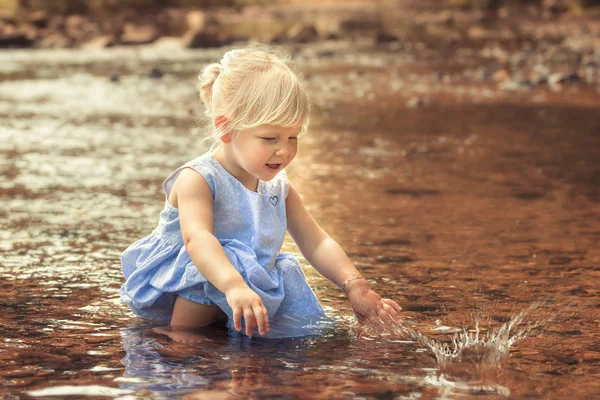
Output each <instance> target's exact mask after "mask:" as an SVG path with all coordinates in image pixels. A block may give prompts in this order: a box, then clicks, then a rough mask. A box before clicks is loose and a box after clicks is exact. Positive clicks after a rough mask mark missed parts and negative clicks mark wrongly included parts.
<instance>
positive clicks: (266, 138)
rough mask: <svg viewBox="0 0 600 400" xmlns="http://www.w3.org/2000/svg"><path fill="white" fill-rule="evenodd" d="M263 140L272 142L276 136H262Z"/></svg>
mask: <svg viewBox="0 0 600 400" xmlns="http://www.w3.org/2000/svg"><path fill="white" fill-rule="evenodd" d="M261 139H262V140H266V141H267V142H272V141H273V140H275V138H274V137H261Z"/></svg>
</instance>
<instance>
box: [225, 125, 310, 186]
mask: <svg viewBox="0 0 600 400" xmlns="http://www.w3.org/2000/svg"><path fill="white" fill-rule="evenodd" d="M300 130H301V128H300V127H292V128H289V127H288V128H283V127H280V126H275V125H261V126H258V127H256V128H251V129H246V130H244V131H240V132H238V133H237V134H236V135H234V136H233V139H232V140H231V142H230V145H231V150H232V154H233V155H234V157H235V161H236V163H237V164H238V165H239V166H240V167H241V168H242V169H244V170H245V171H246V172H247V173H249V174H250V175H252V176H254V177H255V178H258V179H260V180H261V181H270V180H271V179H273V178H274V177H275V175H277V173H278V172H279V171H281V170H282V169H284V168H285V167H287V166H288V165H289V164H290V163H291V162H292V160H293V159H294V157H296V152H297V151H298V135H299V134H300Z"/></svg>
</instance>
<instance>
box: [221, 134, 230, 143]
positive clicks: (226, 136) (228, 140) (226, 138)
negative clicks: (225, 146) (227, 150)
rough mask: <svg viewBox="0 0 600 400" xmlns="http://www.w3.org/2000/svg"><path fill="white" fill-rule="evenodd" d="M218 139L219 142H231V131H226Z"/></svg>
mask: <svg viewBox="0 0 600 400" xmlns="http://www.w3.org/2000/svg"><path fill="white" fill-rule="evenodd" d="M219 139H221V142H223V143H229V142H231V133H226V134H224V135H223V136H221V137H220V138H219Z"/></svg>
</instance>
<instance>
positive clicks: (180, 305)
mask: <svg viewBox="0 0 600 400" xmlns="http://www.w3.org/2000/svg"><path fill="white" fill-rule="evenodd" d="M220 316H225V313H224V312H223V311H221V309H220V308H219V307H217V306H208V305H205V304H198V303H194V302H193V301H189V300H186V299H184V298H183V297H179V296H178V297H177V299H176V300H175V307H174V308H173V316H172V317H171V325H169V326H157V327H155V328H153V329H152V330H153V331H154V332H156V333H160V334H162V335H167V336H168V337H170V338H171V339H173V340H174V341H176V342H180V343H200V342H206V341H208V342H211V341H212V340H211V339H209V338H206V337H205V336H204V335H202V334H200V333H199V332H194V329H197V328H201V327H203V326H207V325H210V324H212V323H213V322H215V321H216V320H217V319H218V318H219V317H220Z"/></svg>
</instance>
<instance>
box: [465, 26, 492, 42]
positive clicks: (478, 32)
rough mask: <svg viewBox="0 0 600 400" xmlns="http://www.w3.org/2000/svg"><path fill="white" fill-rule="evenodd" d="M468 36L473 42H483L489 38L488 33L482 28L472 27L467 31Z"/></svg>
mask: <svg viewBox="0 0 600 400" xmlns="http://www.w3.org/2000/svg"><path fill="white" fill-rule="evenodd" d="M467 36H468V37H469V39H472V40H481V39H485V37H486V36H487V32H486V30H485V29H483V28H482V27H480V26H472V27H470V28H469V30H468V31H467Z"/></svg>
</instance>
